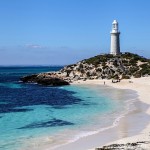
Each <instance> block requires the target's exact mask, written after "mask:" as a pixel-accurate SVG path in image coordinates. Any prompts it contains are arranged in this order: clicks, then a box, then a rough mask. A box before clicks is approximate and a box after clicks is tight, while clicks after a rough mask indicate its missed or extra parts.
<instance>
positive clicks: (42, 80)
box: [21, 52, 150, 86]
mask: <svg viewBox="0 0 150 150" xmlns="http://www.w3.org/2000/svg"><path fill="white" fill-rule="evenodd" d="M149 75H150V59H147V58H144V57H142V56H139V55H137V54H132V53H127V52H126V53H124V54H120V55H118V56H113V55H111V54H104V55H98V56H95V57H91V58H89V59H85V60H82V61H79V62H78V63H76V64H72V65H68V66H65V67H64V68H63V69H61V70H60V71H57V72H47V73H40V74H38V75H31V76H27V77H23V78H22V79H21V80H22V81H23V82H36V83H39V84H44V85H54V86H56V85H67V84H69V83H70V82H73V81H78V80H87V79H89V80H93V79H130V78H131V77H135V78H139V77H142V76H149Z"/></svg>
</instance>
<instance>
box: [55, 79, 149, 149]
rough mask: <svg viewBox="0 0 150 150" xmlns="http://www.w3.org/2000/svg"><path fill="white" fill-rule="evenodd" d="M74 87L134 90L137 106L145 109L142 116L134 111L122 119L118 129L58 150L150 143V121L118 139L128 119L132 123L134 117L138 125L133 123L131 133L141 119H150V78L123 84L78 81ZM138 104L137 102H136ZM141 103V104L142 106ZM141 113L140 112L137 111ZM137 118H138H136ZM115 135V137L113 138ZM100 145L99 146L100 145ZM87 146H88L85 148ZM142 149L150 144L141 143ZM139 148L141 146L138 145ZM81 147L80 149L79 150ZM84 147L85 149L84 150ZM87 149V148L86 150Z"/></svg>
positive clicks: (123, 82)
mask: <svg viewBox="0 0 150 150" xmlns="http://www.w3.org/2000/svg"><path fill="white" fill-rule="evenodd" d="M72 84H73V85H78V84H79V85H80V84H81V85H82V84H83V85H95V84H96V85H104V86H105V85H107V86H110V87H113V88H118V89H128V90H134V91H136V92H137V94H138V101H139V103H138V102H137V104H138V105H139V106H138V107H143V108H142V110H141V112H139V114H140V115H141V116H138V115H137V116H136V115H134V113H135V112H134V111H132V112H129V113H128V114H127V115H126V116H125V117H123V118H121V119H120V120H119V123H118V125H117V126H116V127H113V128H111V129H108V130H107V132H105V131H102V132H99V133H96V134H93V135H89V136H86V137H82V138H80V139H78V140H77V141H75V142H72V143H69V144H66V145H64V146H61V147H59V148H56V150H57V149H58V150H59V149H65V150H75V149H76V148H77V149H80V150H85V149H90V150H95V148H97V147H98V148H102V147H103V146H104V145H112V144H127V143H135V142H142V141H150V137H149V132H150V121H148V122H147V121H145V120H143V121H141V122H143V124H142V125H141V124H139V126H142V128H140V127H137V128H139V129H138V131H136V132H135V133H134V134H133V133H132V134H129V133H128V135H125V136H124V137H123V136H122V137H120V138H119V137H116V135H115V134H116V133H114V132H116V131H118V128H119V127H121V128H122V126H124V128H126V127H125V125H124V122H125V120H126V119H129V122H132V121H131V120H132V119H133V118H132V117H134V121H135V123H136V124H134V123H131V124H132V125H131V126H132V127H130V131H128V132H131V131H132V130H133V128H134V127H135V125H137V124H138V123H139V121H140V120H139V117H142V118H143V119H144V118H146V117H147V118H149V116H150V107H149V106H150V101H148V96H149V93H148V91H149V89H150V77H142V78H133V79H126V80H122V81H121V82H118V83H112V81H111V80H87V81H76V82H74V83H72ZM135 103H136V102H135ZM140 103H141V104H140ZM145 105H146V106H145ZM136 111H139V110H136ZM136 117H137V118H136ZM147 120H148V119H147ZM110 135H111V136H112V135H113V136H114V137H111V136H110ZM104 136H105V137H108V138H107V139H103V137H104ZM98 143H99V144H98ZM85 145H87V146H85ZM140 145H141V147H142V146H143V145H144V148H145V149H147V148H149V147H150V143H149V142H147V143H146V144H145V143H140ZM138 146H139V145H138ZM79 147H80V148H79ZM83 147H84V148H83ZM85 147H86V148H85Z"/></svg>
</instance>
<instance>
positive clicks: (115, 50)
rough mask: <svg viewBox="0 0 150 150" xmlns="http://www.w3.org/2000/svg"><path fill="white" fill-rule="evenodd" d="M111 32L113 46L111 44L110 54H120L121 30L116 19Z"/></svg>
mask: <svg viewBox="0 0 150 150" xmlns="http://www.w3.org/2000/svg"><path fill="white" fill-rule="evenodd" d="M110 34H111V46H110V54H113V55H119V54H120V39H119V35H120V32H119V30H118V22H117V20H114V21H113V23H112V31H111V32H110Z"/></svg>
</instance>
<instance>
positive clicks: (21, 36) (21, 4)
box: [0, 0, 150, 65]
mask: <svg viewBox="0 0 150 150" xmlns="http://www.w3.org/2000/svg"><path fill="white" fill-rule="evenodd" d="M149 6H150V0H0V19H1V21H0V65H61V64H62V65H65V64H70V63H75V62H76V61H79V60H81V59H84V58H88V57H91V56H95V55H98V54H100V53H108V52H109V49H110V31H111V24H112V21H113V20H114V19H117V20H118V22H119V29H120V31H121V35H120V40H121V51H122V52H125V51H130V52H133V53H138V54H140V55H143V56H145V57H148V58H150V8H149Z"/></svg>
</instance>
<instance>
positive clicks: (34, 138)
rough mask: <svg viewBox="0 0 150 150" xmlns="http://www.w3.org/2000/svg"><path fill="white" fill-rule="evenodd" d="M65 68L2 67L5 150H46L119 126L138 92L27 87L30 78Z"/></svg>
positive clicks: (0, 115) (0, 114)
mask: <svg viewBox="0 0 150 150" xmlns="http://www.w3.org/2000/svg"><path fill="white" fill-rule="evenodd" d="M60 68H61V67H53V68H50V67H13V68H11V67H3V68H0V149H2V150H22V149H26V150H27V149H32V150H34V149H36V150H37V149H42V150H44V148H45V149H46V147H47V146H48V147H50V148H52V147H56V146H58V145H59V146H60V145H61V144H64V143H67V142H69V141H74V140H77V139H78V138H80V137H82V136H86V135H89V134H93V133H95V132H97V131H100V130H103V129H105V128H109V127H111V126H114V125H116V120H117V119H118V118H120V117H121V116H123V115H124V114H125V113H126V112H127V111H128V110H129V101H128V100H130V102H131V103H132V102H133V101H134V98H135V93H134V92H133V91H128V90H118V89H112V88H110V87H107V86H100V85H95V86H90V87H89V86H88V85H87V86H85V85H78V86H77V85H72V86H63V87H45V86H39V85H36V84H22V83H21V82H18V81H19V78H20V77H21V76H23V75H26V74H30V73H31V74H32V73H38V72H44V71H56V70H59V69H60Z"/></svg>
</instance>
